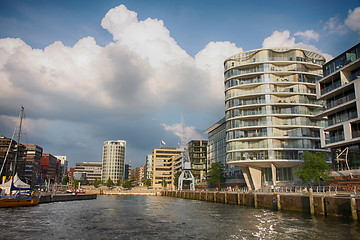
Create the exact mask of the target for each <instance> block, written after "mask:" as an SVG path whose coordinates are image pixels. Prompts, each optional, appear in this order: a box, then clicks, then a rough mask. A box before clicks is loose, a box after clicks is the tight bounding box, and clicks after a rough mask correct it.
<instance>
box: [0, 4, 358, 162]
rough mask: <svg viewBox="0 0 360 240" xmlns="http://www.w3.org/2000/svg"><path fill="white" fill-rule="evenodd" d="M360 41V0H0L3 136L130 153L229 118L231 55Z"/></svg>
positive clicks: (56, 148)
mask: <svg viewBox="0 0 360 240" xmlns="http://www.w3.org/2000/svg"><path fill="white" fill-rule="evenodd" d="M359 39H360V2H359V1H187V0H185V1H146V0H142V1H137V0H132V1H109V0H104V1H85V0H77V1H45V0H44V1H10V0H0V84H1V86H2V88H1V89H0V135H5V136H7V137H10V136H11V133H12V131H13V128H14V126H15V120H16V116H17V115H18V112H19V109H20V105H21V104H22V105H24V106H25V111H26V116H27V119H26V120H27V121H26V122H27V123H26V126H27V128H26V129H25V130H27V134H26V135H25V136H26V138H25V139H24V140H23V141H22V142H23V143H31V144H38V145H40V146H42V147H43V148H44V152H49V153H51V154H53V155H66V156H67V157H68V160H69V161H70V165H71V166H74V165H75V162H83V161H101V151H102V143H103V142H104V141H106V140H116V139H121V140H126V141H127V156H126V160H127V162H131V164H132V165H133V166H134V167H138V166H140V165H142V164H144V162H145V157H146V154H150V153H151V151H152V149H153V148H157V147H159V144H160V142H161V140H164V141H165V142H166V143H167V144H166V145H167V146H174V147H175V146H177V144H178V143H179V142H180V138H179V136H180V135H181V129H180V116H181V112H182V113H183V114H184V118H185V125H186V127H187V129H186V133H187V138H188V139H195V138H206V137H207V136H206V135H203V134H202V132H203V131H204V130H205V129H207V128H208V127H210V126H211V124H213V123H215V122H217V121H218V120H219V119H220V118H221V117H222V116H223V115H224V101H223V99H224V91H223V76H222V71H223V69H222V63H223V60H224V59H225V58H227V57H229V56H231V55H232V54H235V53H238V52H241V51H247V50H251V49H256V48H261V47H272V46H277V47H281V46H283V47H301V48H308V49H310V50H314V51H317V52H319V53H321V54H324V56H326V57H327V58H328V59H330V58H331V57H333V56H336V55H338V54H340V53H341V52H343V51H345V50H346V49H348V48H350V47H352V46H353V45H355V44H357V43H358V42H359Z"/></svg>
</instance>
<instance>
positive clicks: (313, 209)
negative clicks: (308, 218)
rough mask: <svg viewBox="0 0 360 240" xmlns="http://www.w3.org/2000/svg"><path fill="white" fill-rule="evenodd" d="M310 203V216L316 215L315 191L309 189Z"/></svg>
mask: <svg viewBox="0 0 360 240" xmlns="http://www.w3.org/2000/svg"><path fill="white" fill-rule="evenodd" d="M309 201H310V214H311V215H314V214H315V208H314V192H313V189H312V188H310V189H309Z"/></svg>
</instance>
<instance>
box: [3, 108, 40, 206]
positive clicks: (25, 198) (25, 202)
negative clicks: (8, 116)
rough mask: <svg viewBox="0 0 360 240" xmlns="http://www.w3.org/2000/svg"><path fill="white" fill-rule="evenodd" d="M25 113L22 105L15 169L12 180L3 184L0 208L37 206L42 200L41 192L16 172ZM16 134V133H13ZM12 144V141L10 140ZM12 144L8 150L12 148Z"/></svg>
mask: <svg viewBox="0 0 360 240" xmlns="http://www.w3.org/2000/svg"><path fill="white" fill-rule="evenodd" d="M23 115H24V107H23V106H21V111H20V116H19V118H20V127H19V133H18V139H17V150H16V155H15V160H14V168H13V169H14V170H13V173H12V176H11V180H10V181H8V182H6V183H4V184H1V185H0V188H1V192H0V208H6V207H27V206H36V205H38V204H39V201H40V193H39V192H37V191H34V190H33V189H32V188H31V187H30V185H28V184H26V183H24V182H23V181H21V179H20V178H19V176H18V175H17V173H16V165H17V160H18V157H19V146H20V133H21V125H22V119H23ZM14 133H15V131H14ZM13 136H14V135H13ZM12 140H13V137H12V138H11V141H12ZM10 146H11V142H10ZM10 146H9V149H8V151H9V150H10ZM7 155H8V154H6V156H5V159H4V161H3V166H4V165H5V162H6V160H7ZM2 170H3V167H2V168H1V172H0V175H1V174H2Z"/></svg>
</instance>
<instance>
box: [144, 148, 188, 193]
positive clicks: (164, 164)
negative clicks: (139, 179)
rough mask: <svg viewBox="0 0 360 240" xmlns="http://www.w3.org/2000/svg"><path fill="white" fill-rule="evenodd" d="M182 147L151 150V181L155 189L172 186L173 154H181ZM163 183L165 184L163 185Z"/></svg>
mask: <svg viewBox="0 0 360 240" xmlns="http://www.w3.org/2000/svg"><path fill="white" fill-rule="evenodd" d="M182 152H183V150H182V149H177V148H171V147H162V148H160V149H154V150H153V152H152V182H151V185H152V187H153V188H155V189H159V188H163V187H167V186H169V187H171V186H173V173H174V171H173V167H174V162H173V161H174V158H173V156H177V155H181V153H182ZM164 185H165V186H164Z"/></svg>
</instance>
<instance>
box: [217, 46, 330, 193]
mask: <svg viewBox="0 0 360 240" xmlns="http://www.w3.org/2000/svg"><path fill="white" fill-rule="evenodd" d="M324 63H325V58H324V57H323V56H322V55H320V54H318V53H316V52H313V51H309V50H305V49H298V48H266V49H256V50H251V51H247V52H242V53H239V54H236V55H234V56H231V57H229V58H228V59H226V60H225V62H224V66H225V72H224V74H225V105H226V110H225V117H226V161H227V163H228V164H232V165H237V166H241V168H242V171H243V174H244V177H245V181H246V184H247V186H248V188H249V189H258V188H261V187H263V186H268V185H279V184H284V185H286V184H289V183H293V181H294V173H295V171H296V168H297V167H298V166H299V164H300V163H301V162H302V160H301V155H302V154H303V153H304V152H305V151H306V150H309V151H327V150H323V149H321V144H320V128H321V127H323V124H325V122H324V121H323V120H322V119H316V118H315V117H314V116H315V115H316V114H318V113H319V112H320V111H322V110H323V106H322V102H319V101H317V99H316V85H315V82H316V81H317V80H319V79H320V78H321V77H322V65H323V64H324Z"/></svg>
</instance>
